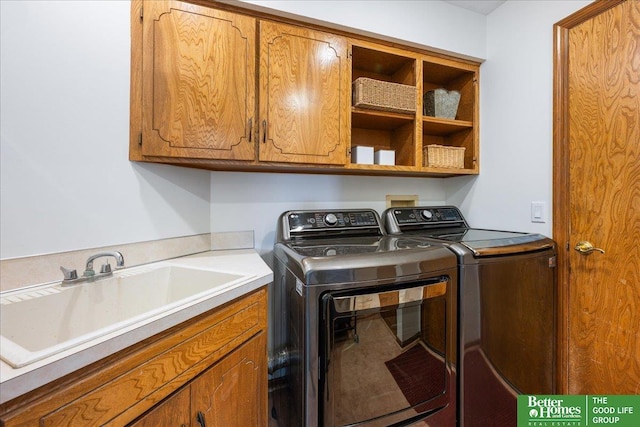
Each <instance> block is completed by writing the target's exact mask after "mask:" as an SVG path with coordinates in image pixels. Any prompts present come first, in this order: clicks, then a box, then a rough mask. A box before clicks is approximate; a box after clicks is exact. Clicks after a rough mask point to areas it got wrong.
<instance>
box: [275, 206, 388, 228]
mask: <svg viewBox="0 0 640 427" xmlns="http://www.w3.org/2000/svg"><path fill="white" fill-rule="evenodd" d="M287 223H288V229H289V231H292V232H295V231H305V230H322V229H354V228H356V229H357V228H371V227H375V228H379V227H380V222H379V220H378V216H377V215H376V213H375V211H370V210H362V211H320V212H315V211H314V212H311V211H299V212H289V213H288V215H287Z"/></svg>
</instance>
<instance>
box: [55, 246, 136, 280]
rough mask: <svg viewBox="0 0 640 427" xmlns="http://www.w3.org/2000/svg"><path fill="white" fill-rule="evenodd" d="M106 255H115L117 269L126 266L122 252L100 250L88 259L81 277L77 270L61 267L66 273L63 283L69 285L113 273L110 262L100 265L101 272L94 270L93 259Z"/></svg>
mask: <svg viewBox="0 0 640 427" xmlns="http://www.w3.org/2000/svg"><path fill="white" fill-rule="evenodd" d="M105 256H110V257H114V258H115V259H116V269H119V268H123V267H124V257H123V256H122V254H121V253H120V252H118V251H113V252H100V253H97V254H95V255H91V256H90V257H89V258H88V259H87V265H86V266H85V269H84V273H82V276H81V277H78V273H77V272H76V270H71V269H67V268H64V267H60V270H61V271H62V273H63V274H64V280H62V284H63V285H69V284H73V283H80V282H86V281H87V280H92V279H94V278H98V277H102V276H109V275H111V274H113V271H112V270H111V264H109V262H107V263H105V264H102V267H100V273H98V274H96V272H95V271H94V270H93V261H95V260H96V259H98V258H102V257H105Z"/></svg>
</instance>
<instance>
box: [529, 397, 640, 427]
mask: <svg viewBox="0 0 640 427" xmlns="http://www.w3.org/2000/svg"><path fill="white" fill-rule="evenodd" d="M587 426H616V427H638V426H640V396H635V395H634V396H630V395H610V396H591V395H577V396H576V395H570V396H569V395H567V396H565V395H553V396H549V395H545V396H534V395H520V396H518V427H587Z"/></svg>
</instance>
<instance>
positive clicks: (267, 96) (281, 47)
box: [259, 21, 351, 165]
mask: <svg viewBox="0 0 640 427" xmlns="http://www.w3.org/2000/svg"><path fill="white" fill-rule="evenodd" d="M349 69H350V68H349V64H348V59H347V42H346V39H344V38H343V37H339V36H335V35H331V34H328V33H323V32H320V31H312V30H309V29H306V28H302V27H294V26H290V25H283V24H277V23H273V22H269V21H261V22H260V70H259V74H260V98H259V104H260V150H259V153H260V154H259V158H260V160H261V161H274V162H296V163H312V164H313V163H319V164H337V165H344V164H345V163H346V157H347V155H346V153H347V140H348V139H347V131H348V125H347V120H348V118H349V114H350V112H349V108H350V98H349V97H350V93H351V89H350V85H349V76H348V70H349Z"/></svg>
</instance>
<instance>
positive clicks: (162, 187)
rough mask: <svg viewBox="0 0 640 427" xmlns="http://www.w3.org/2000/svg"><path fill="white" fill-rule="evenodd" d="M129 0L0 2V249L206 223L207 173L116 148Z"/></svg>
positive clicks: (121, 126) (9, 253)
mask: <svg viewBox="0 0 640 427" xmlns="http://www.w3.org/2000/svg"><path fill="white" fill-rule="evenodd" d="M129 14H130V3H129V2H128V1H80V2H78V1H68V2H63V1H45V2H32V1H1V2H0V16H1V23H0V30H1V37H0V39H1V46H0V53H1V58H0V67H1V68H0V76H1V85H2V86H1V88H0V96H1V105H0V129H1V140H0V150H1V151H0V159H1V163H0V173H1V176H0V185H1V191H0V206H1V212H0V238H1V245H0V257H1V258H2V259H8V258H14V257H22V256H28V255H38V254H44V253H53V252H62V251H68V250H75V249H83V248H91V247H97V246H107V245H110V244H120V243H128V242H136V241H144V240H154V239H158V238H165V237H175V236H183V235H191V234H197V233H206V232H208V231H209V225H210V214H209V210H210V201H209V196H210V189H209V183H210V180H209V173H208V172H206V171H199V170H189V169H184V168H176V167H171V166H161V165H148V164H134V163H130V162H129V161H128V160H127V159H128V139H129V137H128V127H129V70H130V52H131V45H130V31H129V25H130V24H129V22H130V21H129Z"/></svg>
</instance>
